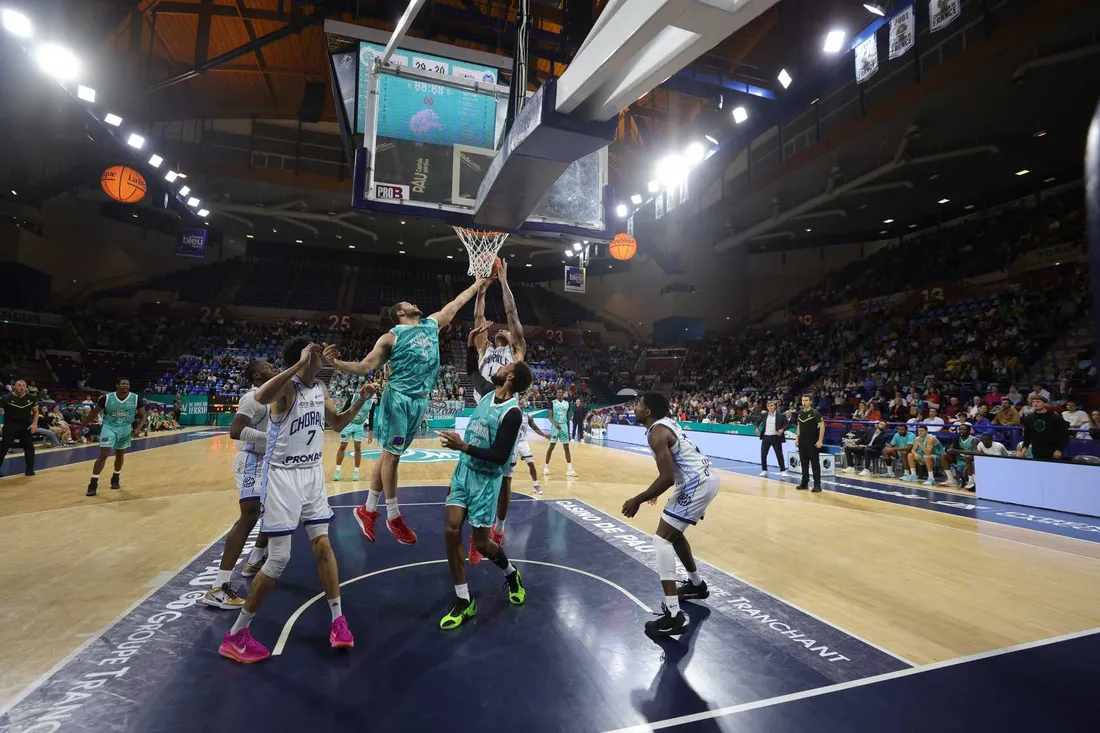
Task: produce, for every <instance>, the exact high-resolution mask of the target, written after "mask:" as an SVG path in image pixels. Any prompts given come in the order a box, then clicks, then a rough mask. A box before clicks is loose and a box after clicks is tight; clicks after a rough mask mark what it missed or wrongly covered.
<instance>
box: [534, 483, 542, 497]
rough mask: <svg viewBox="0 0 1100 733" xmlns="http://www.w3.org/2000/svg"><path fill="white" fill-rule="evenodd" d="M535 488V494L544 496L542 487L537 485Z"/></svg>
mask: <svg viewBox="0 0 1100 733" xmlns="http://www.w3.org/2000/svg"><path fill="white" fill-rule="evenodd" d="M534 488H535V493H536V494H538V495H539V496H542V487H541V486H539V485H538V484H535V487H534Z"/></svg>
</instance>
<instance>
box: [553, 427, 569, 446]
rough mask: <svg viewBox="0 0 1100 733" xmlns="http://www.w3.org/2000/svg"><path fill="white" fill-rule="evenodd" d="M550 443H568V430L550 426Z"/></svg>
mask: <svg viewBox="0 0 1100 733" xmlns="http://www.w3.org/2000/svg"><path fill="white" fill-rule="evenodd" d="M550 442H551V443H568V442H569V428H568V427H567V426H565V425H562V426H561V427H560V428H555V427H554V426H553V425H551V426H550Z"/></svg>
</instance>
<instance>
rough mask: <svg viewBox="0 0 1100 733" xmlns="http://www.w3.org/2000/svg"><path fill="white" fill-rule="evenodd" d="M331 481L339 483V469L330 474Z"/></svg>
mask: <svg viewBox="0 0 1100 733" xmlns="http://www.w3.org/2000/svg"><path fill="white" fill-rule="evenodd" d="M332 480H333V481H339V480H340V469H339V468H338V469H336V473H334V474H332Z"/></svg>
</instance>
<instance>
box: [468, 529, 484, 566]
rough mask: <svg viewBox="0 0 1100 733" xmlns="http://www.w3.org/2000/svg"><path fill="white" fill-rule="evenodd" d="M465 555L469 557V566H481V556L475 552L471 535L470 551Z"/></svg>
mask: <svg viewBox="0 0 1100 733" xmlns="http://www.w3.org/2000/svg"><path fill="white" fill-rule="evenodd" d="M467 554H468V555H469V556H470V564H471V565H480V564H481V559H482V555H481V553H480V552H478V551H477V548H476V547H474V536H473V535H470V550H469V552H468V553H467Z"/></svg>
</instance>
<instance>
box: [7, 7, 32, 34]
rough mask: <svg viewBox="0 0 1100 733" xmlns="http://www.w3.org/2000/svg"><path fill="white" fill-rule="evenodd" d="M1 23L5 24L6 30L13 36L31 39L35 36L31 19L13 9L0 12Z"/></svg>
mask: <svg viewBox="0 0 1100 733" xmlns="http://www.w3.org/2000/svg"><path fill="white" fill-rule="evenodd" d="M0 22H2V23H3V25H4V30H6V31H7V32H8V33H10V34H12V35H13V36H19V37H20V38H30V37H31V36H33V35H34V26H33V25H31V20H30V18H28V17H27V16H25V15H23V14H22V13H20V12H19V11H17V10H13V9H11V8H4V9H3V10H0Z"/></svg>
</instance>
